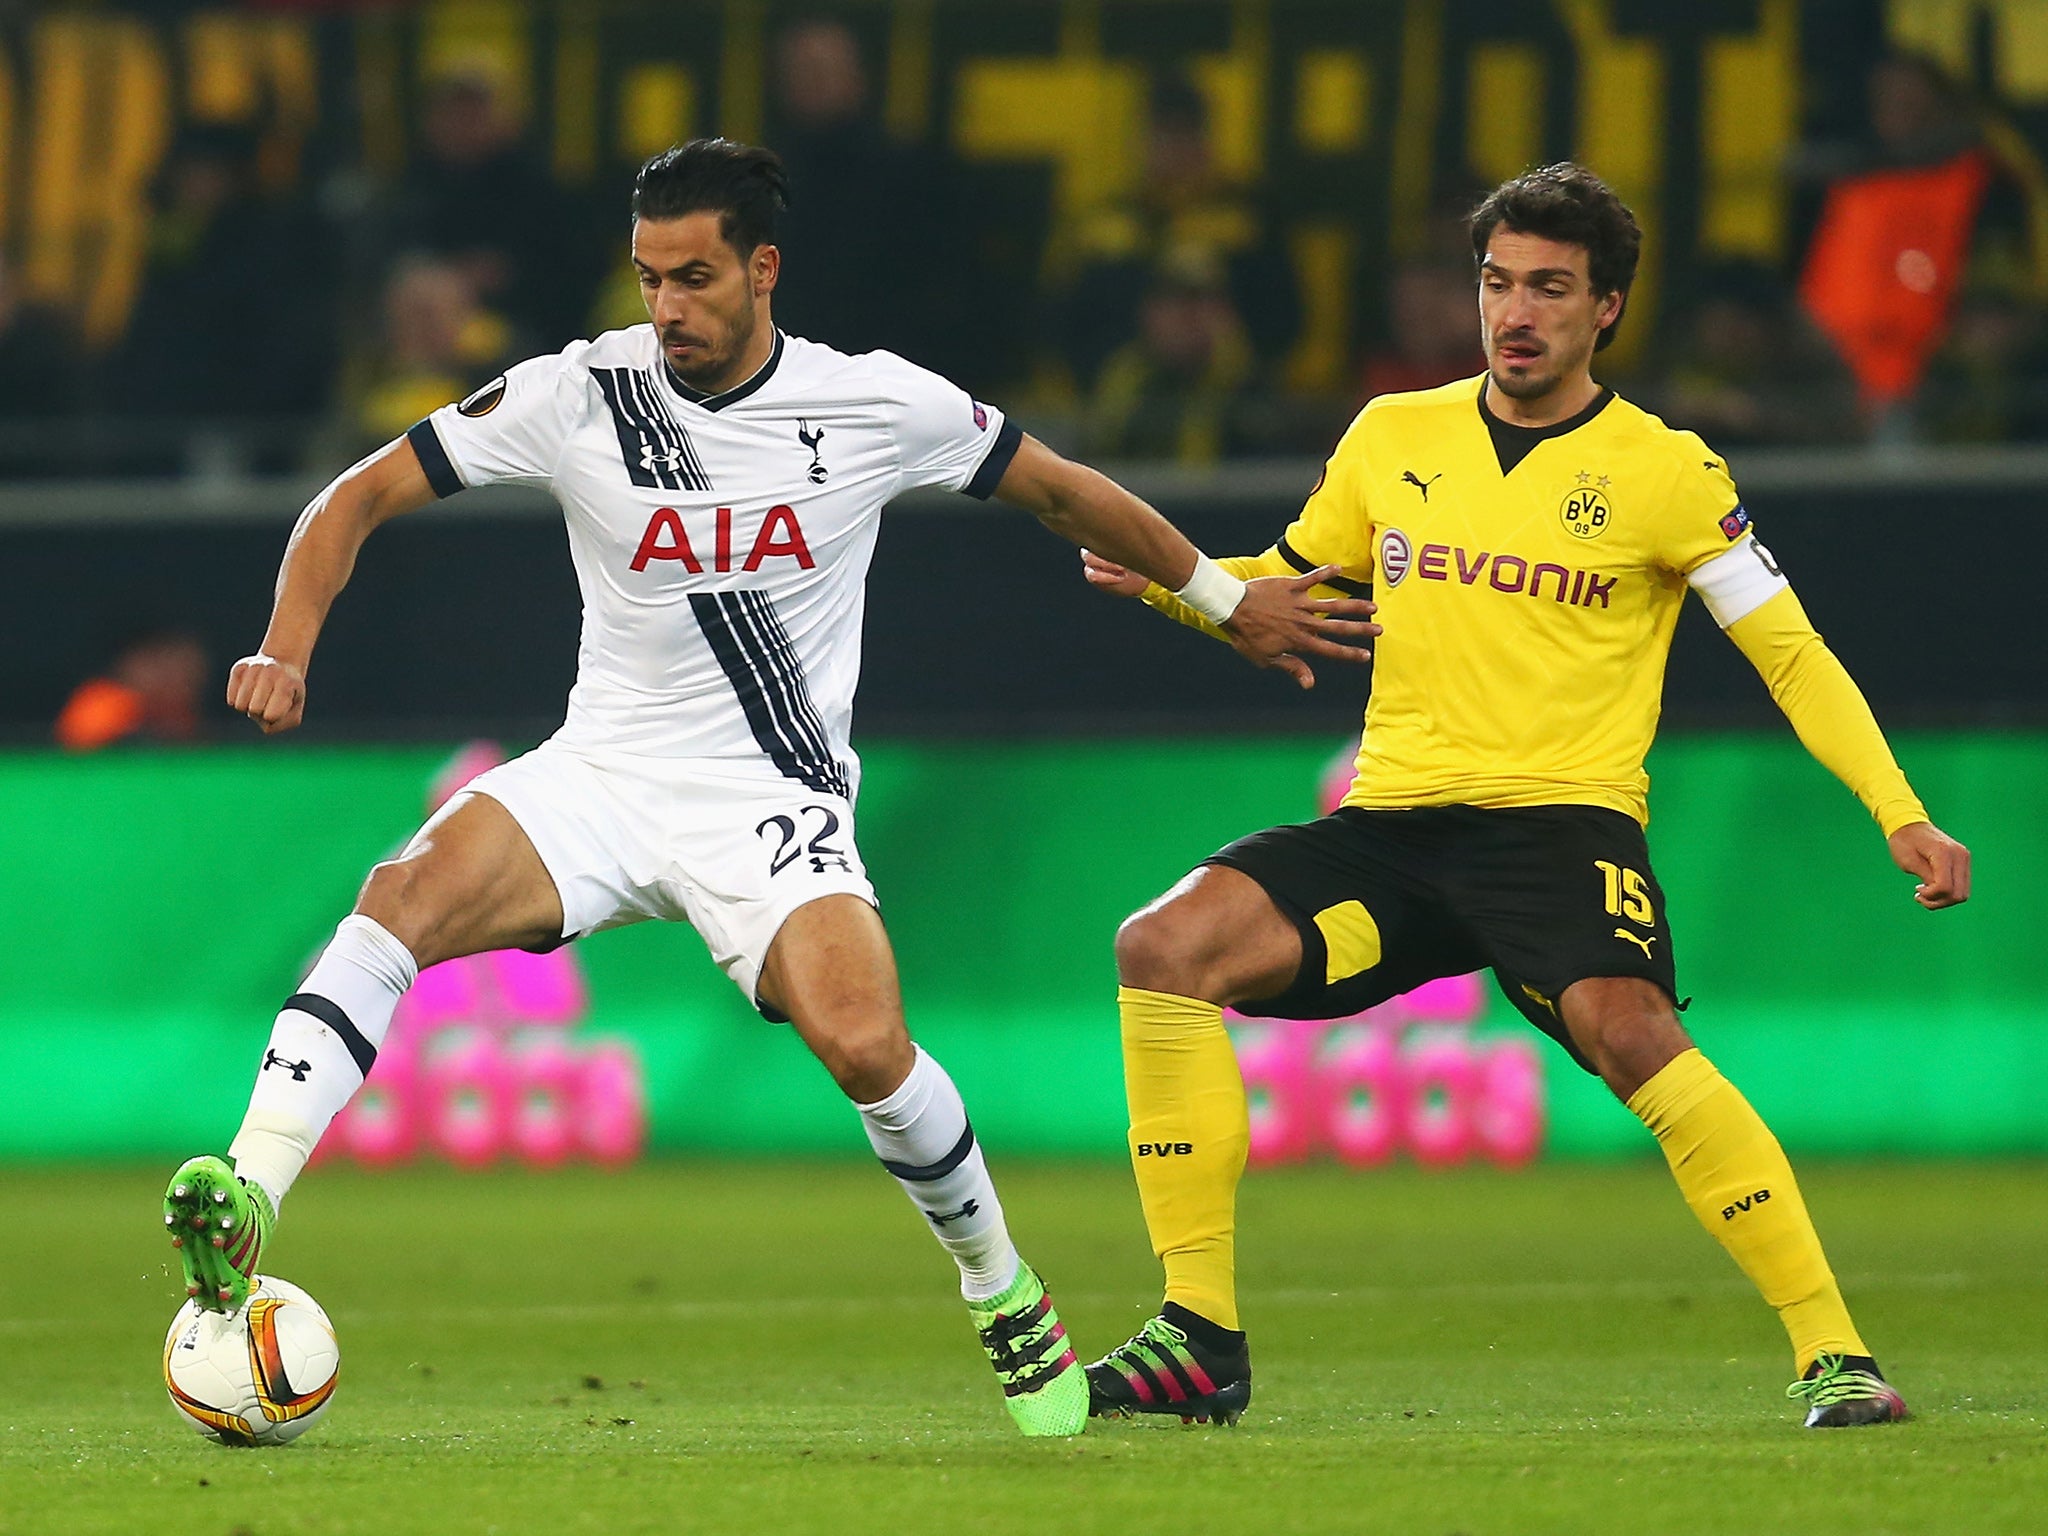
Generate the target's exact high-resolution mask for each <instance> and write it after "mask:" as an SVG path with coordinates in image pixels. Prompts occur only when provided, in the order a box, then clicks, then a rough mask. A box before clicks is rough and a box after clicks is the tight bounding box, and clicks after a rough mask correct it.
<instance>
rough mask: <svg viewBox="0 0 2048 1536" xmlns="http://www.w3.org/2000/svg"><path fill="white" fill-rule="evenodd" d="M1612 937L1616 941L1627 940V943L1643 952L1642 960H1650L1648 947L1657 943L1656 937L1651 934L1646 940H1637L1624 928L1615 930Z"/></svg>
mask: <svg viewBox="0 0 2048 1536" xmlns="http://www.w3.org/2000/svg"><path fill="white" fill-rule="evenodd" d="M1614 936H1615V937H1616V938H1617V939H1627V940H1628V941H1629V943H1631V944H1633V945H1635V947H1636V948H1637V949H1640V950H1641V951H1642V952H1643V958H1644V959H1645V960H1647V959H1649V958H1650V946H1651V945H1652V944H1654V943H1656V942H1657V935H1655V934H1654V933H1653V934H1651V935H1650V936H1649V937H1648V938H1647V939H1639V938H1637V937H1636V936H1635V935H1634V934H1632V933H1630V932H1629V931H1628V930H1627V929H1626V928H1617V929H1615V930H1614Z"/></svg>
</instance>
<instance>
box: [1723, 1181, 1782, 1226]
mask: <svg viewBox="0 0 2048 1536" xmlns="http://www.w3.org/2000/svg"><path fill="white" fill-rule="evenodd" d="M1770 1198H1771V1192H1770V1191H1769V1190H1768V1189H1760V1190H1758V1191H1757V1192H1756V1193H1755V1194H1753V1195H1744V1196H1743V1197H1742V1198H1741V1199H1740V1200H1738V1201H1736V1202H1735V1203H1734V1204H1733V1205H1724V1206H1722V1207H1721V1219H1722V1220H1723V1221H1733V1220H1734V1219H1735V1218H1736V1216H1737V1215H1738V1214H1739V1213H1741V1212H1743V1211H1746V1210H1749V1209H1750V1208H1751V1207H1752V1206H1758V1205H1762V1204H1763V1203H1764V1202H1765V1201H1767V1200H1769V1199H1770Z"/></svg>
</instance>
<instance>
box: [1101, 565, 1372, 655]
mask: <svg viewBox="0 0 2048 1536" xmlns="http://www.w3.org/2000/svg"><path fill="white" fill-rule="evenodd" d="M1340 569H1341V567H1339V566H1334V565H1326V566H1324V567H1322V568H1321V569H1320V570H1314V571H1310V572H1309V573H1308V574H1307V575H1306V576H1261V577H1257V578H1255V579H1254V580H1252V581H1248V582H1246V583H1245V593H1244V601H1243V602H1241V603H1239V604H1238V605H1237V612H1235V613H1233V614H1232V615H1231V616H1230V622H1229V624H1227V625H1226V626H1225V630H1226V632H1227V633H1228V634H1229V636H1230V643H1231V645H1232V646H1234V647H1235V648H1236V650H1237V653H1238V654H1239V655H1240V656H1243V657H1244V658H1245V659H1246V660H1247V661H1249V662H1251V663H1252V664H1253V665H1254V666H1259V667H1272V668H1274V669H1276V670H1278V671H1281V672H1285V673H1286V674H1287V675H1288V676H1289V677H1291V678H1293V679H1294V680H1295V681H1296V682H1297V683H1299V684H1300V685H1301V686H1302V687H1304V688H1313V687H1315V685H1316V675H1315V672H1314V671H1313V669H1311V668H1310V666H1309V664H1308V663H1307V662H1306V661H1304V660H1303V659H1302V654H1307V655H1313V656H1328V657H1330V658H1332V659H1333V660H1338V661H1354V662H1356V661H1370V660H1371V659H1372V652H1371V651H1369V650H1367V649H1366V648H1365V647H1364V646H1362V645H1359V644H1356V643H1346V642H1347V641H1352V642H1355V641H1359V640H1370V639H1371V638H1372V637H1373V636H1375V635H1377V634H1378V633H1379V632H1380V627H1379V625H1377V624H1374V623H1370V622H1368V620H1369V619H1370V616H1371V615H1372V613H1373V612H1374V611H1375V609H1374V605H1373V604H1372V603H1371V602H1370V601H1368V600H1367V599H1365V598H1362V597H1310V596H1309V595H1308V594H1309V593H1310V592H1311V591H1312V590H1313V589H1314V588H1315V587H1316V585H1317V584H1318V583H1320V582H1323V581H1327V580H1328V579H1329V578H1330V577H1332V576H1335V575H1336V574H1337V573H1338V571H1339V570H1340ZM1081 575H1082V576H1083V577H1084V578H1085V579H1086V580H1087V582H1088V585H1089V586H1091V587H1094V588H1095V589H1096V590H1097V591H1098V592H1107V593H1109V594H1111V595H1112V596H1114V597H1136V596H1138V595H1139V594H1140V593H1142V592H1143V591H1144V590H1145V588H1146V587H1148V586H1150V585H1151V583H1150V582H1148V581H1147V580H1146V579H1145V578H1144V577H1143V576H1141V575H1139V574H1138V572H1136V571H1134V570H1131V569H1130V568H1129V567H1128V566H1122V565H1118V564H1116V563H1115V562H1114V561H1110V560H1105V559H1103V558H1102V556H1100V555H1098V554H1096V553H1095V552H1094V551H1093V550H1088V549H1084V550H1082V551H1081ZM1297 653H1300V654H1297Z"/></svg>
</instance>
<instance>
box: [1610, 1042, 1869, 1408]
mask: <svg viewBox="0 0 2048 1536" xmlns="http://www.w3.org/2000/svg"><path fill="white" fill-rule="evenodd" d="M1628 1107H1629V1108H1630V1109H1631V1110H1633V1111H1634V1112H1635V1115H1636V1118H1637V1119H1639V1120H1641V1121H1642V1122H1643V1124H1645V1125H1647V1126H1648V1127H1649V1128H1650V1129H1651V1130H1652V1131H1654V1132H1655V1133H1656V1136H1657V1143H1658V1145H1659V1146H1661V1147H1662V1148H1663V1149H1664V1159H1665V1161H1666V1162H1668V1163H1670V1164H1671V1172H1672V1175H1673V1177H1675V1178H1676V1179H1677V1180H1678V1188H1679V1191H1680V1193H1682V1194H1683V1195H1684V1196H1685V1203H1686V1204H1687V1205H1690V1206H1691V1207H1692V1209H1693V1214H1694V1215H1695V1216H1697V1217H1699V1219H1700V1224H1701V1225H1702V1226H1704V1227H1705V1228H1706V1229H1707V1230H1708V1231H1709V1232H1711V1233H1713V1234H1714V1236H1715V1237H1716V1238H1717V1239H1719V1241H1720V1244H1721V1246H1722V1247H1723V1248H1726V1249H1727V1250H1728V1254H1729V1256H1730V1257H1731V1258H1733V1259H1734V1260H1735V1262H1736V1263H1737V1264H1739V1265H1741V1266H1742V1272H1743V1273H1744V1274H1745V1275H1747V1276H1749V1278H1750V1280H1751V1281H1752V1282H1753V1283H1754V1284H1755V1286H1756V1288H1757V1289H1758V1290H1759V1291H1761V1292H1762V1293H1763V1298H1764V1300H1765V1301H1767V1302H1769V1303H1770V1304H1771V1305H1772V1306H1774V1307H1776V1308H1777V1309H1778V1317H1779V1319H1780V1320H1781V1321H1782V1322H1783V1323H1784V1324H1785V1331H1786V1333H1788V1334H1790V1335H1791V1338H1792V1353H1793V1356H1794V1358H1795V1360H1796V1362H1797V1365H1798V1368H1799V1369H1800V1370H1802V1371H1803V1370H1805V1369H1806V1367H1807V1366H1808V1365H1810V1364H1811V1363H1812V1362H1813V1360H1814V1357H1815V1356H1817V1355H1821V1354H1830V1355H1867V1354H1869V1353H1870V1351H1869V1350H1868V1349H1866V1348H1864V1346H1863V1340H1862V1338H1861V1336H1860V1335H1858V1333H1857V1332H1856V1325H1855V1324H1854V1323H1853V1322H1851V1321H1850V1320H1849V1309H1848V1308H1847V1307H1846V1306H1844V1305H1843V1304H1842V1292H1841V1288H1840V1287H1839V1286H1837V1285H1836V1284H1835V1276H1834V1272H1833V1271H1832V1270H1830V1269H1829V1268H1828V1260H1827V1255H1826V1254H1824V1253H1822V1252H1821V1246H1820V1237H1819V1235H1818V1234H1816V1233H1815V1232H1814V1230H1813V1219H1812V1218H1811V1217H1809V1216H1808V1215H1807V1214H1806V1202H1805V1201H1804V1200H1802V1199H1801V1198H1800V1197H1799V1185H1798V1184H1797V1182H1795V1181H1794V1179H1793V1177H1792V1165H1791V1164H1790V1163H1788V1162H1787V1161H1786V1160H1785V1153H1784V1151H1783V1149H1782V1148H1780V1147H1779V1145H1778V1139H1777V1137H1775V1136H1773V1135H1772V1134H1771V1132H1770V1128H1769V1127H1768V1126H1766V1125H1765V1124H1764V1123H1763V1120H1762V1119H1761V1118H1760V1117H1759V1116H1758V1115H1757V1112H1756V1111H1755V1110H1754V1109H1751V1108H1750V1107H1749V1100H1747V1099H1745V1098H1744V1097H1743V1096H1742V1095H1741V1094H1740V1093H1738V1092H1736V1090H1735V1085H1734V1084H1732V1083H1730V1082H1729V1081H1728V1079H1727V1078H1725V1077H1723V1076H1722V1075H1721V1074H1720V1073H1719V1072H1717V1071H1716V1070H1715V1069H1714V1064H1713V1063H1712V1062H1710V1061H1708V1060H1707V1058H1706V1057H1704V1056H1702V1055H1701V1054H1700V1053H1699V1052H1698V1051H1696V1050H1695V1051H1686V1052H1684V1053H1682V1054H1681V1055H1679V1056H1677V1057H1676V1058H1674V1059H1673V1060H1672V1061H1671V1062H1669V1063H1667V1064H1666V1066H1665V1067H1664V1069H1663V1070H1662V1071H1660V1072H1659V1073H1658V1074H1657V1075H1656V1076H1655V1077H1653V1078H1651V1079H1650V1080H1649V1081H1648V1082H1647V1083H1645V1084H1643V1086H1642V1087H1640V1088H1638V1089H1637V1090H1636V1091H1635V1094H1634V1096H1633V1097H1631V1098H1630V1099H1629V1101H1628Z"/></svg>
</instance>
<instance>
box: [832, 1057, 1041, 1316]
mask: <svg viewBox="0 0 2048 1536" xmlns="http://www.w3.org/2000/svg"><path fill="white" fill-rule="evenodd" d="M857 1107H858V1108H859V1110H860V1118H861V1122H862V1124H864V1125H865V1126H866V1127H867V1133H868V1144H869V1145H870V1146H872V1147H873V1148H874V1149H875V1155H876V1156H877V1157H879V1158H881V1160H882V1166H883V1167H884V1168H886V1169H888V1170H889V1172H890V1173H892V1174H894V1175H895V1176H896V1182H897V1183H899V1184H901V1185H902V1186H903V1192H904V1193H905V1194H907V1195H908V1196H910V1202H911V1204H913V1205H915V1206H916V1207H917V1208H918V1209H919V1210H920V1211H922V1212H923V1213H924V1215H925V1219H926V1220H928V1221H929V1222H931V1224H932V1231H933V1232H935V1233H936V1234H937V1235H938V1239H939V1242H940V1243H941V1244H942V1245H944V1247H945V1250H946V1251H947V1252H948V1253H950V1254H952V1255H953V1262H954V1263H956V1264H958V1265H959V1266H960V1294H961V1295H963V1296H965V1297H966V1298H967V1299H968V1300H969V1301H986V1300H987V1299H988V1298H989V1297H991V1296H1000V1295H1001V1294H1002V1293H1003V1292H1004V1291H1006V1290H1008V1289H1009V1288H1010V1282H1011V1281H1013V1280H1015V1279H1016V1278H1017V1268H1018V1264H1019V1262H1020V1261H1019V1259H1018V1257H1017V1250H1016V1248H1015V1247H1014V1246H1013V1245H1012V1244H1011V1242H1010V1231H1009V1228H1008V1227H1006V1226H1004V1224H1003V1207H1002V1202H1001V1201H999V1200H997V1199H996V1186H995V1183H994V1182H993V1181H992V1180H991V1179H990V1178H989V1176H988V1164H987V1163H986V1162H984V1161H983V1160H982V1156H981V1144H980V1143H979V1142H977V1141H976V1140H975V1139H974V1127H973V1126H971V1125H969V1124H968V1123H967V1107H966V1106H965V1105H964V1104H962V1103H961V1102H960V1090H959V1089H957V1088H955V1087H954V1086H953V1079H951V1078H950V1077H948V1076H946V1069H945V1068H944V1067H941V1066H940V1065H939V1064H938V1063H937V1062H936V1061H933V1060H932V1059H931V1057H929V1056H927V1055H926V1054H925V1052H924V1047H923V1046H918V1047H917V1060H916V1061H915V1062H913V1063H912V1064H911V1068H910V1076H908V1077H906V1078H905V1079H904V1080H903V1085H902V1086H901V1087H900V1088H898V1089H897V1090H896V1091H895V1092H894V1093H892V1094H890V1095H889V1097H887V1098H886V1099H883V1100H882V1101H881V1102H880V1103H877V1104H862V1105H859V1106H857Z"/></svg>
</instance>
